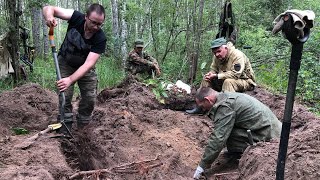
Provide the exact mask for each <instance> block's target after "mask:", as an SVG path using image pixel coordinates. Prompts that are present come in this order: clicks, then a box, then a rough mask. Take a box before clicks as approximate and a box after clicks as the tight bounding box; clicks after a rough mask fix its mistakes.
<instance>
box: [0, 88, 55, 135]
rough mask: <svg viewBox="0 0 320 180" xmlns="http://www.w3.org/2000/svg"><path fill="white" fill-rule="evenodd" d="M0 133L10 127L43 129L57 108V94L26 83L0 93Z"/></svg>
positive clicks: (6, 132)
mask: <svg viewBox="0 0 320 180" xmlns="http://www.w3.org/2000/svg"><path fill="white" fill-rule="evenodd" d="M0 99H1V102H0V114H1V119H2V120H1V122H0V124H1V129H0V134H1V135H9V134H10V132H9V131H7V130H8V129H10V128H17V127H19V128H25V129H27V130H41V129H44V128H45V127H46V126H47V125H48V123H50V122H51V121H52V119H53V115H54V114H56V110H57V104H58V103H57V101H58V99H57V95H56V94H54V93H52V92H50V91H47V90H44V89H43V88H41V87H40V86H39V85H37V84H26V85H23V86H20V87H17V88H15V89H13V90H12V91H6V92H3V93H1V94H0Z"/></svg>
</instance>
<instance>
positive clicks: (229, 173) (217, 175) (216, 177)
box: [213, 172, 239, 179]
mask: <svg viewBox="0 0 320 180" xmlns="http://www.w3.org/2000/svg"><path fill="white" fill-rule="evenodd" d="M233 174H237V175H239V172H227V173H219V174H214V175H213V178H214V179H218V178H219V177H220V176H227V175H233Z"/></svg>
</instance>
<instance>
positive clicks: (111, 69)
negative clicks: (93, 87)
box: [96, 57, 125, 90]
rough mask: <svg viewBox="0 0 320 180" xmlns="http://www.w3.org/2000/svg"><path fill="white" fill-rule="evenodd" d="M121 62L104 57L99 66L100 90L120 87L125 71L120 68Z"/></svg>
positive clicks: (97, 68)
mask: <svg viewBox="0 0 320 180" xmlns="http://www.w3.org/2000/svg"><path fill="white" fill-rule="evenodd" d="M120 65H121V62H119V61H117V60H114V59H112V58H105V57H102V58H101V59H100V60H99V61H98V63H97V65H96V72H97V74H98V90H103V89H105V88H108V87H113V86H116V85H118V84H119V83H120V82H121V81H122V80H123V78H124V76H125V74H124V71H123V70H122V69H121V67H120Z"/></svg>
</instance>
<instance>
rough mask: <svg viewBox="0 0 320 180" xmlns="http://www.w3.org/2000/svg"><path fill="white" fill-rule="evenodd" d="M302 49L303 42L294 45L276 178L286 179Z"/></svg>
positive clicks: (278, 179)
mask: <svg viewBox="0 0 320 180" xmlns="http://www.w3.org/2000/svg"><path fill="white" fill-rule="evenodd" d="M302 49H303V43H297V44H293V45H292V51H291V61H290V73H289V82H288V89H287V97H286V104H285V110H284V117H283V123H282V131H281V139H280V145H279V154H278V160H277V171H276V180H283V179H284V169H285V162H286V156H287V148H288V141H289V134H290V126H291V117H292V109H293V103H294V96H295V91H296V83H297V77H298V71H299V69H300V64H301V57H302Z"/></svg>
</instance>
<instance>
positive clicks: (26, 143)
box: [16, 123, 62, 149]
mask: <svg viewBox="0 0 320 180" xmlns="http://www.w3.org/2000/svg"><path fill="white" fill-rule="evenodd" d="M61 126H62V124H61V123H56V124H51V125H49V126H48V128H47V129H45V130H43V131H40V132H39V133H37V134H35V135H34V136H31V137H30V138H28V139H27V140H26V141H24V142H23V143H22V144H19V145H17V146H16V148H19V149H27V148H29V147H30V146H31V145H32V144H33V143H34V142H36V140H37V139H38V138H39V137H40V136H42V135H44V134H46V133H48V132H51V131H54V130H57V129H59V128H60V127H61Z"/></svg>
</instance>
